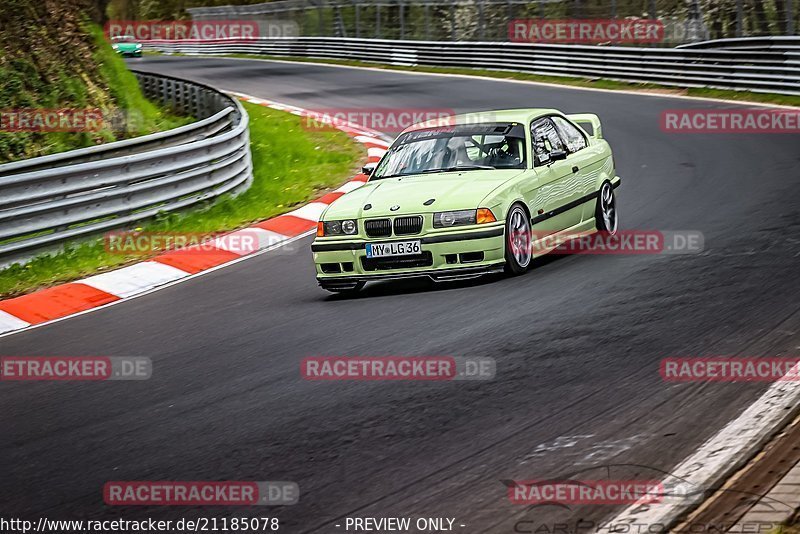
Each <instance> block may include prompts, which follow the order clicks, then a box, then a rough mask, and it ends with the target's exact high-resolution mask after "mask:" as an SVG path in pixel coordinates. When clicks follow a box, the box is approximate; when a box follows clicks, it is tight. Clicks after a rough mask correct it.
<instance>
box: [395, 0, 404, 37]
mask: <svg viewBox="0 0 800 534" xmlns="http://www.w3.org/2000/svg"><path fill="white" fill-rule="evenodd" d="M397 7H398V8H399V9H400V40H401V41H402V40H403V39H405V38H406V15H405V11H406V10H405V6H404V5H403V0H399V1H398V2H397Z"/></svg>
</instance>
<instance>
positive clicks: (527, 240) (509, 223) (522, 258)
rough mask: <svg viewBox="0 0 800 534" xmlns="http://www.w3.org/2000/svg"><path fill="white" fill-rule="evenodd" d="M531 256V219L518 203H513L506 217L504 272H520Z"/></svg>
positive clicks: (529, 262) (524, 269)
mask: <svg viewBox="0 0 800 534" xmlns="http://www.w3.org/2000/svg"><path fill="white" fill-rule="evenodd" d="M532 257H533V247H532V242H531V219H530V217H528V213H527V212H526V211H525V208H523V207H522V206H521V205H520V204H514V205H513V206H511V209H510V210H509V211H508V216H507V217H506V272H508V273H509V274H513V275H516V274H522V273H524V272H525V271H527V270H528V266H529V265H530V264H531V259H532Z"/></svg>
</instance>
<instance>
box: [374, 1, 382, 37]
mask: <svg viewBox="0 0 800 534" xmlns="http://www.w3.org/2000/svg"><path fill="white" fill-rule="evenodd" d="M375 38H376V39H380V38H381V5H380V4H375Z"/></svg>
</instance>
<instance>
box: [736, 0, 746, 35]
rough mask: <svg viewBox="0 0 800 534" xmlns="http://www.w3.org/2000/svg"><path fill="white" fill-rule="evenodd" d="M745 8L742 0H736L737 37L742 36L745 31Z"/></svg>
mask: <svg viewBox="0 0 800 534" xmlns="http://www.w3.org/2000/svg"><path fill="white" fill-rule="evenodd" d="M743 19H744V10H743V7H742V0H736V37H741V36H742V33H743V31H742V30H743V25H742V22H743Z"/></svg>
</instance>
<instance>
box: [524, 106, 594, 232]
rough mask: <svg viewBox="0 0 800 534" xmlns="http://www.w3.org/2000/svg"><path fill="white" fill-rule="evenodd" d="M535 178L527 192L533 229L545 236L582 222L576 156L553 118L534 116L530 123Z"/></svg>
mask: <svg viewBox="0 0 800 534" xmlns="http://www.w3.org/2000/svg"><path fill="white" fill-rule="evenodd" d="M530 129H531V142H532V143H533V150H532V152H533V159H534V169H535V170H536V178H535V179H534V180H532V181H531V182H529V185H528V188H527V191H525V195H526V199H525V200H526V202H527V203H528V207H529V208H530V209H531V216H532V219H533V232H534V236H535V237H542V236H544V235H548V234H551V233H553V232H559V231H561V230H564V229H567V228H570V227H572V226H575V225H577V224H579V223H580V222H581V215H582V209H581V206H579V205H575V203H576V202H577V200H578V199H579V198H580V196H581V194H582V193H581V188H580V187H579V185H580V184H579V179H578V173H577V172H575V171H574V170H573V167H575V166H576V163H575V159H574V158H573V159H572V160H570V157H569V156H570V154H569V152H568V150H567V147H566V145H565V143H564V140H563V139H562V138H561V134H560V133H559V132H558V129H557V128H556V125H555V123H554V122H553V119H552V117H542V118H539V119H535V120H534V121H533V122H532V123H531V126H530Z"/></svg>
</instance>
